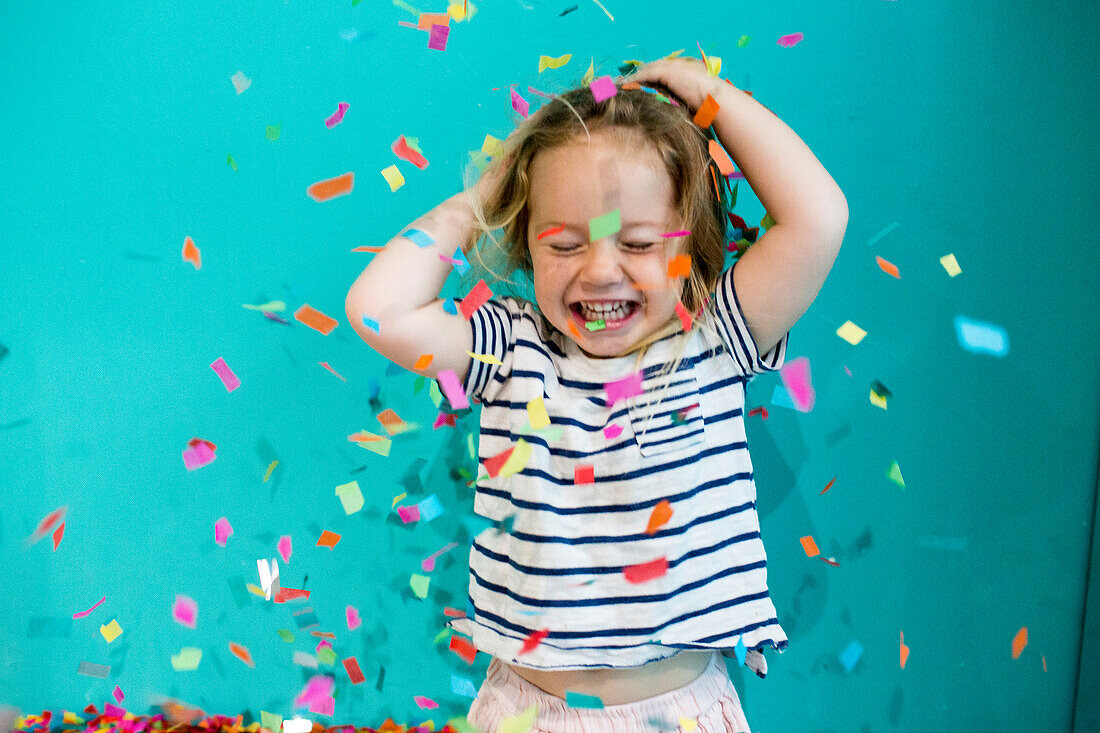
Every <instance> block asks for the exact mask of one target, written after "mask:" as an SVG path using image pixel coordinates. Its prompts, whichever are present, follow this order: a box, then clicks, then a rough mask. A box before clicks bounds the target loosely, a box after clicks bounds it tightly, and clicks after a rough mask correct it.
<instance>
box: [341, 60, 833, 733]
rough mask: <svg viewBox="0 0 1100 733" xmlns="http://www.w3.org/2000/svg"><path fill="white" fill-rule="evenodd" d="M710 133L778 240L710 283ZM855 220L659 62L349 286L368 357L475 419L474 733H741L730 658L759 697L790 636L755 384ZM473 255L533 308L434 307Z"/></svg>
mask: <svg viewBox="0 0 1100 733" xmlns="http://www.w3.org/2000/svg"><path fill="white" fill-rule="evenodd" d="M658 89H660V90H663V92H664V93H660V92H658ZM708 97H709V99H710V100H711V101H712V102H716V103H717V113H716V116H715V117H714V118H713V122H712V123H709V124H708V122H709V121H708V120H706V119H705V117H704V116H700V117H696V112H697V111H698V110H699V109H700V108H701V107H705V108H708V107H709V108H711V109H713V105H712V104H711V103H710V102H708V101H707V100H708ZM705 103H706V104H705ZM704 114H705V109H704ZM697 122H698V123H699V124H697ZM700 124H703V125H708V127H709V130H708V129H704V128H703V127H700ZM709 131H712V132H713V134H715V135H716V137H717V139H718V141H720V142H721V144H722V146H723V147H724V148H725V150H726V151H728V152H729V154H730V155H731V156H732V158H733V160H734V161H735V162H736V163H737V165H738V167H739V169H740V170H741V172H742V173H743V174H744V175H745V177H746V179H747V180H748V181H749V183H750V185H751V186H752V189H753V191H754V192H755V193H756V194H757V196H758V197H759V198H760V200H761V202H762V203H763V204H764V206H765V208H766V210H767V212H768V213H769V214H770V216H771V218H772V219H773V220H774V222H775V223H774V224H773V225H772V226H771V227H770V228H768V229H767V233H766V234H764V235H763V236H762V237H760V239H759V241H757V242H755V244H753V245H752V247H751V248H749V249H747V250H745V251H744V252H743V253H742V254H741V256H740V257H739V258H738V259H737V260H736V263H735V266H733V267H730V268H729V269H727V270H725V271H724V272H723V266H724V261H725V253H726V250H727V242H726V241H725V238H724V235H725V233H726V221H727V211H726V206H725V204H726V202H725V201H724V200H723V197H722V195H721V194H720V191H721V190H722V188H720V187H719V186H718V181H719V180H721V178H722V176H721V174H720V173H718V172H717V171H716V167H717V163H716V162H715V160H716V158H721V157H722V156H721V151H720V150H716V148H717V146H716V145H711V144H710V140H709V138H708V132H709ZM712 152H713V153H715V157H712ZM847 217H848V212H847V204H846V202H845V199H844V196H843V194H842V193H841V191H840V189H839V188H838V186H837V184H836V183H835V182H834V181H833V179H832V178H831V177H830V176H829V174H828V173H827V172H826V171H825V169H824V168H823V167H822V166H821V164H820V163H819V162H818V161H817V159H816V158H815V157H814V155H813V154H812V153H811V152H810V150H809V149H808V148H807V147H806V145H805V144H804V143H803V142H802V141H801V140H800V139H799V138H798V136H797V135H795V134H794V132H792V131H791V130H790V128H788V127H787V126H786V125H785V124H783V122H782V121H780V120H779V119H778V118H777V117H776V116H775V115H774V114H772V113H771V112H770V111H769V110H767V109H766V108H764V107H763V106H762V105H760V104H759V103H757V102H755V101H754V100H753V99H752V97H750V96H749V95H748V94H746V93H744V92H742V91H740V90H739V89H737V88H735V87H734V86H732V85H731V84H729V83H728V82H725V81H722V80H720V79H718V78H716V77H713V76H710V75H709V74H708V72H707V69H706V66H705V64H703V62H701V61H698V60H695V59H688V58H673V59H663V60H660V61H656V62H654V63H651V64H647V65H645V66H642V67H641V68H640V69H639V70H638V71H637V72H636V73H635V74H634V75H633V77H631V78H630V80H629V81H628V82H626V83H622V80H620V84H618V85H617V86H616V94H615V95H614V96H612V97H610V98H609V99H606V100H603V101H599V102H597V101H596V100H595V96H594V94H593V92H592V90H590V89H589V87H581V88H579V89H575V90H573V91H570V92H568V93H566V94H564V95H561V96H560V97H555V98H554V99H553V100H552V101H550V102H547V103H546V104H545V105H544V106H543V107H542V108H541V109H539V111H538V112H536V113H535V114H533V115H532V116H531V117H530V118H529V119H528V120H526V121H525V122H523V123H522V124H521V125H520V126H519V127H518V128H517V129H516V130H515V131H514V132H513V134H512V135H511V136H509V138H508V139H507V140H506V141H505V142H504V146H503V153H502V154H501V155H498V156H497V157H496V158H495V159H494V160H493V162H492V163H491V164H490V166H489V167H488V168H487V169H486V171H485V174H484V175H483V176H482V178H481V180H480V181H479V182H478V183H477V185H476V186H474V187H473V188H472V190H471V191H469V192H468V194H460V195H457V196H455V197H453V198H450V199H448V200H446V201H445V202H443V203H442V204H441V205H440V206H438V207H436V208H435V209H433V210H432V211H430V212H428V213H427V214H426V215H424V216H423V217H421V218H419V219H417V220H416V221H414V222H412V223H411V224H410V225H409V227H408V228H407V229H406V230H405V231H404V232H403V234H402V235H399V236H397V237H395V238H394V239H393V240H391V241H390V242H389V243H388V244H387V246H386V247H385V249H384V250H383V251H381V252H380V253H379V254H378V255H376V256H375V258H374V260H373V261H372V262H371V263H370V265H369V266H368V267H367V268H366V269H365V270H364V271H363V273H362V274H361V275H360V276H359V278H358V279H357V280H356V282H355V284H354V285H353V286H352V288H351V291H350V292H349V293H348V298H347V303H346V306H347V314H348V318H349V320H350V322H351V324H352V325H353V326H354V327H355V329H356V331H357V332H358V333H359V334H360V336H362V338H363V339H364V340H365V341H366V342H367V343H368V344H370V345H371V346H372V347H373V348H374V349H376V350H377V351H378V352H379V353H380V354H382V355H383V356H385V357H387V358H388V359H391V360H392V361H394V362H396V363H398V364H401V365H402V366H404V367H406V368H408V369H410V370H413V371H416V372H418V373H419V374H423V375H426V376H430V377H433V378H435V377H437V375H439V374H440V373H441V372H444V371H446V370H452V371H454V372H455V374H456V375H457V377H458V379H459V380H461V384H462V386H463V388H464V389H465V390H466V392H467V394H468V395H469V396H470V397H471V398H474V399H476V400H478V401H480V402H481V404H482V413H481V436H480V450H479V453H480V459H481V462H482V464H483V467H482V468H481V474H482V478H481V479H480V480H479V481H478V482H477V489H476V496H475V499H474V511H475V512H476V513H477V514H479V515H481V516H484V517H486V518H488V519H489V520H490V521H492V522H493V523H494V525H496V526H495V528H493V529H487V530H485V531H483V532H481V533H480V534H478V535H477V537H475V538H474V540H473V544H472V547H471V551H470V586H469V604H468V614H467V618H462V619H457V620H455V621H453V622H452V628H454V629H455V630H456V631H458V632H460V633H463V634H466V635H468V636H470V637H471V638H472V641H473V643H474V644H475V645H476V646H477V647H478V649H480V650H481V651H484V652H487V653H488V654H490V655H491V656H492V657H493V659H492V661H491V663H490V665H489V672H488V676H487V678H486V680H485V682H484V684H483V685H482V687H481V690H480V691H479V693H478V696H477V699H476V700H475V701H474V703H473V705H472V707H471V709H470V712H469V715H468V721H469V722H470V723H471V724H472V725H474V726H476V727H477V728H479V729H480V730H483V731H485V733H497V730H498V729H499V728H500V726H501V723H502V721H504V720H506V719H507V718H510V717H514V716H517V715H522V714H524V713H525V712H526V713H527V714H528V715H530V714H531V713H530V712H529V709H530V708H532V707H534V708H535V709H536V713H535V714H536V717H535V722H534V724H533V726H532V727H531V730H532V731H536V732H551V731H553V732H557V731H577V732H582V731H583V732H584V733H592V732H596V731H616V732H617V733H618V732H621V731H643V730H647V731H649V730H663V731H670V730H683V731H688V730H696V731H702V732H703V733H713V732H715V731H748V730H749V727H748V723H747V722H746V720H745V715H744V713H743V712H742V710H741V706H740V702H739V700H738V696H737V693H736V691H735V690H734V687H733V684H732V683H731V681H730V679H729V677H728V676H727V672H726V667H725V663H724V659H723V658H722V656H719V654H721V655H723V656H726V657H737V658H740V659H744V661H745V663H747V664H748V665H749V666H750V668H752V669H753V670H754V671H756V673H757V674H758V675H759V676H760V677H763V676H764V674H765V672H766V670H767V667H766V664H765V662H764V658H763V655H762V653H761V652H762V651H763V649H764V648H766V647H771V648H773V649H777V650H779V651H782V650H783V649H784V648H785V647H786V644H787V639H786V635H785V634H784V632H783V629H782V628H780V626H779V623H778V620H777V617H776V611H775V608H774V607H773V605H772V602H771V599H770V597H769V595H768V588H767V571H766V567H765V559H766V556H765V553H764V547H763V544H762V542H761V538H760V527H759V521H758V518H757V514H756V508H755V507H756V503H755V498H756V488H755V485H754V483H753V473H752V464H751V462H750V460H749V454H748V448H747V444H746V439H745V426H744V417H745V416H744V406H745V387H746V385H747V383H748V381H749V380H750V379H751V378H752V377H753V376H754V375H755V374H758V373H761V372H765V371H773V370H776V369H778V368H779V367H780V366H781V365H782V364H783V360H784V356H785V351H786V344H787V332H788V330H789V329H790V327H791V326H792V325H793V324H794V323H795V322H796V321H797V320H798V318H799V317H800V316H801V315H802V314H803V313H804V312H805V311H806V309H807V308H808V307H809V306H810V303H811V302H812V301H813V300H814V298H815V297H816V295H817V293H818V291H819V289H820V288H821V285H822V283H823V282H824V280H825V277H826V275H827V274H828V272H829V270H830V268H831V267H832V263H833V261H834V260H835V258H836V255H837V252H838V250H839V247H840V243H841V240H842V239H843V236H844V230H845V228H846V226H847ZM731 221H732V220H731ZM409 230H417V232H419V233H417V232H412V231H409ZM500 230H503V237H502V238H501V239H500V240H499V241H498V240H497V239H495V238H494V232H498V231H500ZM424 235H427V237H425V236H424ZM483 239H487V240H491V241H492V242H493V243H495V244H498V245H500V246H501V247H502V248H503V252H504V253H505V254H506V256H507V262H508V264H509V265H510V266H511V267H512V268H513V269H519V270H521V271H523V272H525V273H527V274H528V275H529V276H530V277H531V279H532V281H533V284H534V294H535V302H534V303H530V302H525V301H524V300H521V299H519V298H513V297H502V298H494V299H491V300H488V301H487V302H485V303H484V304H483V305H481V307H479V308H477V310H476V311H474V312H473V313H472V314H469V318H467V317H464V315H463V314H462V313H461V312H459V313H457V314H456V313H453V312H449V311H448V310H447V309H446V308H445V307H444V301H443V300H442V299H440V298H439V297H438V295H439V291H440V290H441V288H442V286H443V283H444V281H445V280H446V278H447V275H448V273H449V272H450V270H451V268H452V263H451V262H450V260H449V259H447V260H443V259H441V256H442V257H443V258H451V257H452V255H453V254H454V251H455V249H456V247H459V246H460V247H461V248H462V250H463V251H464V252H469V251H470V250H471V248H472V247H473V245H474V244H475V242H476V241H478V240H483ZM485 249H490V248H489V247H486V248H485ZM475 252H477V254H478V256H479V257H480V251H476V250H475ZM683 255H686V256H687V257H689V258H690V261H689V260H688V259H687V258H685V257H683ZM678 256H679V257H678ZM364 316H367V317H369V319H373V320H375V321H377V322H378V324H379V325H378V327H377V328H373V327H371V326H368V325H365V321H364ZM423 354H431V355H432V359H431V362H430V364H428V365H427V366H426V367H424V368H422V369H414V367H413V365H414V363H416V362H417V360H418V358H419V357H421V355H423ZM470 354H474V355H476V357H473V358H472V357H471V356H470ZM543 411H545V412H543ZM547 417H548V418H549V422H548V423H547V421H546V418H547ZM509 450H511V452H508V451H509ZM575 694H576V695H584V696H589V697H588V698H584V697H574V695H575ZM593 697H594V698H598V699H599V700H598V702H597V701H594V700H592V699H591V698H593ZM566 698H569V701H568V702H567V700H566Z"/></svg>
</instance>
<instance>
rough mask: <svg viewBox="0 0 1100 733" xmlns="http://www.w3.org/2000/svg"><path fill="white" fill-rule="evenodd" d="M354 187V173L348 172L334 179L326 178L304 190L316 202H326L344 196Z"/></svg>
mask: <svg viewBox="0 0 1100 733" xmlns="http://www.w3.org/2000/svg"><path fill="white" fill-rule="evenodd" d="M354 186H355V173H354V171H349V172H348V173H344V174H342V175H339V176H335V177H334V178H326V179H325V180H323V181H317V182H316V183H313V184H311V185H310V186H309V188H307V189H306V194H307V195H308V196H309V197H310V198H311V199H313V200H314V201H317V202H322V201H328V200H329V199H334V198H336V197H338V196H345V195H347V194H349V193H351V189H352V188H353V187H354Z"/></svg>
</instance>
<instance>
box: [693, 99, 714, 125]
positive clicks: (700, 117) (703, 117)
mask: <svg viewBox="0 0 1100 733" xmlns="http://www.w3.org/2000/svg"><path fill="white" fill-rule="evenodd" d="M717 115H718V102H715V101H714V97H712V96H710V95H709V94H708V95H707V98H706V99H705V100H703V103H702V104H701V105H699V111H697V112H696V113H695V124H697V125H699V127H710V124H711V123H712V122H714V118H715V116H717Z"/></svg>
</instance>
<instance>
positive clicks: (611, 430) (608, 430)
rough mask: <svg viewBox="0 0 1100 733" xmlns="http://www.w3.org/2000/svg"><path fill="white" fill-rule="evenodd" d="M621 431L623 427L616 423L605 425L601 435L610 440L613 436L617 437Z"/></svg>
mask: <svg viewBox="0 0 1100 733" xmlns="http://www.w3.org/2000/svg"><path fill="white" fill-rule="evenodd" d="M622 432H623V429H622V428H621V427H620V426H618V425H608V426H607V427H605V428H604V429H603V437H605V438H607V439H608V440H612V439H614V438H617V437H619V435H621V434H622Z"/></svg>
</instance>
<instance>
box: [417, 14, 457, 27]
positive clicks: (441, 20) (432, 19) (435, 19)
mask: <svg viewBox="0 0 1100 733" xmlns="http://www.w3.org/2000/svg"><path fill="white" fill-rule="evenodd" d="M433 25H445V26H450V25H451V14H450V13H421V14H420V20H419V21H418V22H417V24H416V28H417V30H421V31H430V30H431V29H432V26H433Z"/></svg>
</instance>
